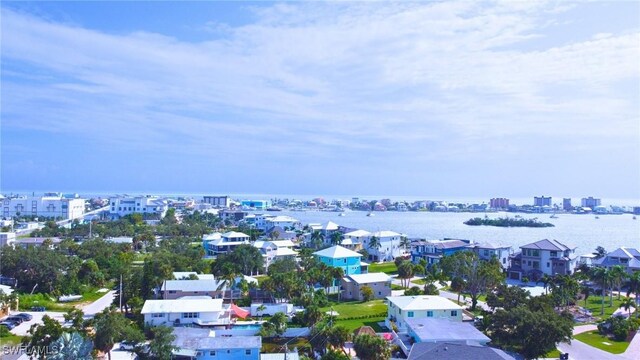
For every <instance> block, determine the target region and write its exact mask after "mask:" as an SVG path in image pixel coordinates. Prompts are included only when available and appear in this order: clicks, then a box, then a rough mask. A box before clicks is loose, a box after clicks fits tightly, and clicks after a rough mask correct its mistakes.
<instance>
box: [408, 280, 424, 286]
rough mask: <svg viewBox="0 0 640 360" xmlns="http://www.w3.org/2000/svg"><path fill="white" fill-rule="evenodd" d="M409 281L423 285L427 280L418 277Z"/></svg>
mask: <svg viewBox="0 0 640 360" xmlns="http://www.w3.org/2000/svg"><path fill="white" fill-rule="evenodd" d="M411 283H413V284H418V285H424V284H426V283H427V282H426V281H425V280H424V279H418V280H412V281H411Z"/></svg>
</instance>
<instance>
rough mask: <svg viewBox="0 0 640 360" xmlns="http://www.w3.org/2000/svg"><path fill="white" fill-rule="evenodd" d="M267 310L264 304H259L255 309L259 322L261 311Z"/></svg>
mask: <svg viewBox="0 0 640 360" xmlns="http://www.w3.org/2000/svg"><path fill="white" fill-rule="evenodd" d="M265 310H267V307H266V306H265V305H264V304H260V306H258V308H257V309H256V311H257V312H258V313H259V314H260V320H262V316H263V315H264V314H263V311H265Z"/></svg>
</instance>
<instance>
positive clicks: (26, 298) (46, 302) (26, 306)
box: [18, 284, 112, 311]
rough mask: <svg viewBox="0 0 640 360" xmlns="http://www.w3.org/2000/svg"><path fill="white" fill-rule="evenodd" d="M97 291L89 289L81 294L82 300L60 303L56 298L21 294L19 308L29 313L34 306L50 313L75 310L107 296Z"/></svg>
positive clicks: (109, 285)
mask: <svg viewBox="0 0 640 360" xmlns="http://www.w3.org/2000/svg"><path fill="white" fill-rule="evenodd" d="M111 287H112V285H111V284H107V285H105V288H107V289H109V288H111ZM97 290H98V289H97V288H87V289H86V290H85V291H83V292H82V294H80V295H82V299H80V300H77V301H70V302H58V301H57V299H56V298H55V297H53V296H49V295H45V294H33V295H30V294H20V295H18V298H19V301H20V302H19V308H20V310H26V311H29V310H31V307H32V306H44V307H45V308H46V309H47V310H48V311H67V310H69V309H73V308H74V306H75V305H78V304H84V303H91V302H94V301H96V300H98V299H99V298H101V297H103V296H104V295H105V294H106V292H97Z"/></svg>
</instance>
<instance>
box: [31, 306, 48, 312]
mask: <svg viewBox="0 0 640 360" xmlns="http://www.w3.org/2000/svg"><path fill="white" fill-rule="evenodd" d="M45 310H47V308H45V307H44V306H32V307H31V311H45Z"/></svg>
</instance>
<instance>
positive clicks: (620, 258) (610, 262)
mask: <svg viewBox="0 0 640 360" xmlns="http://www.w3.org/2000/svg"><path fill="white" fill-rule="evenodd" d="M592 264H593V266H600V267H604V268H607V269H611V267H613V266H616V265H620V266H622V267H623V268H624V269H625V270H626V271H627V273H629V274H633V272H634V271H640V251H638V249H634V248H629V247H621V248H618V249H616V250H614V251H612V252H610V253H608V254H607V255H605V256H603V257H601V258H600V259H597V260H593V261H592Z"/></svg>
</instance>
